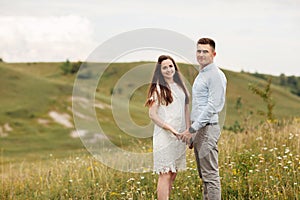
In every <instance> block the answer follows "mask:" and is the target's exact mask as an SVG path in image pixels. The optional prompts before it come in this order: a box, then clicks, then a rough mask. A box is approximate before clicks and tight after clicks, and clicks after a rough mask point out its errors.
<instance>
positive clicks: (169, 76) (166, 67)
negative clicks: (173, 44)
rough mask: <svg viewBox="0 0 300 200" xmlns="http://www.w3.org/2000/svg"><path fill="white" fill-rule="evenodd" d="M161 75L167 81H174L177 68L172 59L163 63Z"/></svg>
mask: <svg viewBox="0 0 300 200" xmlns="http://www.w3.org/2000/svg"><path fill="white" fill-rule="evenodd" d="M161 73H162V75H163V77H164V78H165V80H173V76H174V74H175V66H174V64H173V62H172V61H171V60H170V59H166V60H164V61H162V62H161Z"/></svg>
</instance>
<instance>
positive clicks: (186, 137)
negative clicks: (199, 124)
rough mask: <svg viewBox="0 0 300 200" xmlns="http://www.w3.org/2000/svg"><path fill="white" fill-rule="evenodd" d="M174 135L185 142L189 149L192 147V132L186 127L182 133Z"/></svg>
mask: <svg viewBox="0 0 300 200" xmlns="http://www.w3.org/2000/svg"><path fill="white" fill-rule="evenodd" d="M176 137H177V138H178V139H179V140H181V141H182V142H184V143H185V144H187V145H188V146H189V148H190V149H192V148H193V141H192V134H191V133H190V132H189V130H188V129H186V130H185V131H184V132H182V133H179V134H178V135H177V136H176Z"/></svg>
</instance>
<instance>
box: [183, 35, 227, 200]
mask: <svg viewBox="0 0 300 200" xmlns="http://www.w3.org/2000/svg"><path fill="white" fill-rule="evenodd" d="M196 56H197V61H198V63H199V65H200V69H199V74H198V76H197V77H196V79H195V81H194V84H193V89H192V112H191V121H192V124H191V126H190V128H189V129H188V130H186V131H185V132H183V133H181V134H180V136H179V138H180V139H181V140H183V141H184V142H186V143H187V144H190V145H193V146H194V152H195V157H196V161H197V168H198V172H199V176H200V178H201V179H202V181H203V199H209V200H220V199H221V184H220V176H219V166H218V148H217V142H218V139H219V136H220V125H219V122H218V121H219V117H218V114H219V113H220V112H221V110H222V109H223V106H224V104H225V95H226V83H227V80H226V77H225V75H224V73H223V72H222V71H221V70H220V69H219V68H218V67H217V66H216V65H215V64H214V57H215V56H216V51H215V42H214V41H213V40H212V39H210V38H201V39H199V41H198V43H197V53H196Z"/></svg>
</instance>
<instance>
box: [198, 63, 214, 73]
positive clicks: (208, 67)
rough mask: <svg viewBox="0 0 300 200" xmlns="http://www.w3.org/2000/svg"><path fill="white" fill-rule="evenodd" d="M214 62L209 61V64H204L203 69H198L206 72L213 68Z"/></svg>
mask: <svg viewBox="0 0 300 200" xmlns="http://www.w3.org/2000/svg"><path fill="white" fill-rule="evenodd" d="M214 66H215V64H214V63H210V64H209V65H206V66H205V67H204V68H203V69H201V70H200V72H206V71H209V70H211V69H212V68H214Z"/></svg>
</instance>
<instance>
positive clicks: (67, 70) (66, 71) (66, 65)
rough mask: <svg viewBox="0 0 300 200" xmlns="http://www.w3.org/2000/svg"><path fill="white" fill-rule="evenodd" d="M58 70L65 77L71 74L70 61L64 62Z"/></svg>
mask: <svg viewBox="0 0 300 200" xmlns="http://www.w3.org/2000/svg"><path fill="white" fill-rule="evenodd" d="M60 69H61V70H62V71H63V74H64V75H67V74H69V73H70V72H71V70H72V66H71V63H70V61H69V60H68V59H67V60H66V62H64V63H63V64H62V65H61V66H60Z"/></svg>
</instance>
